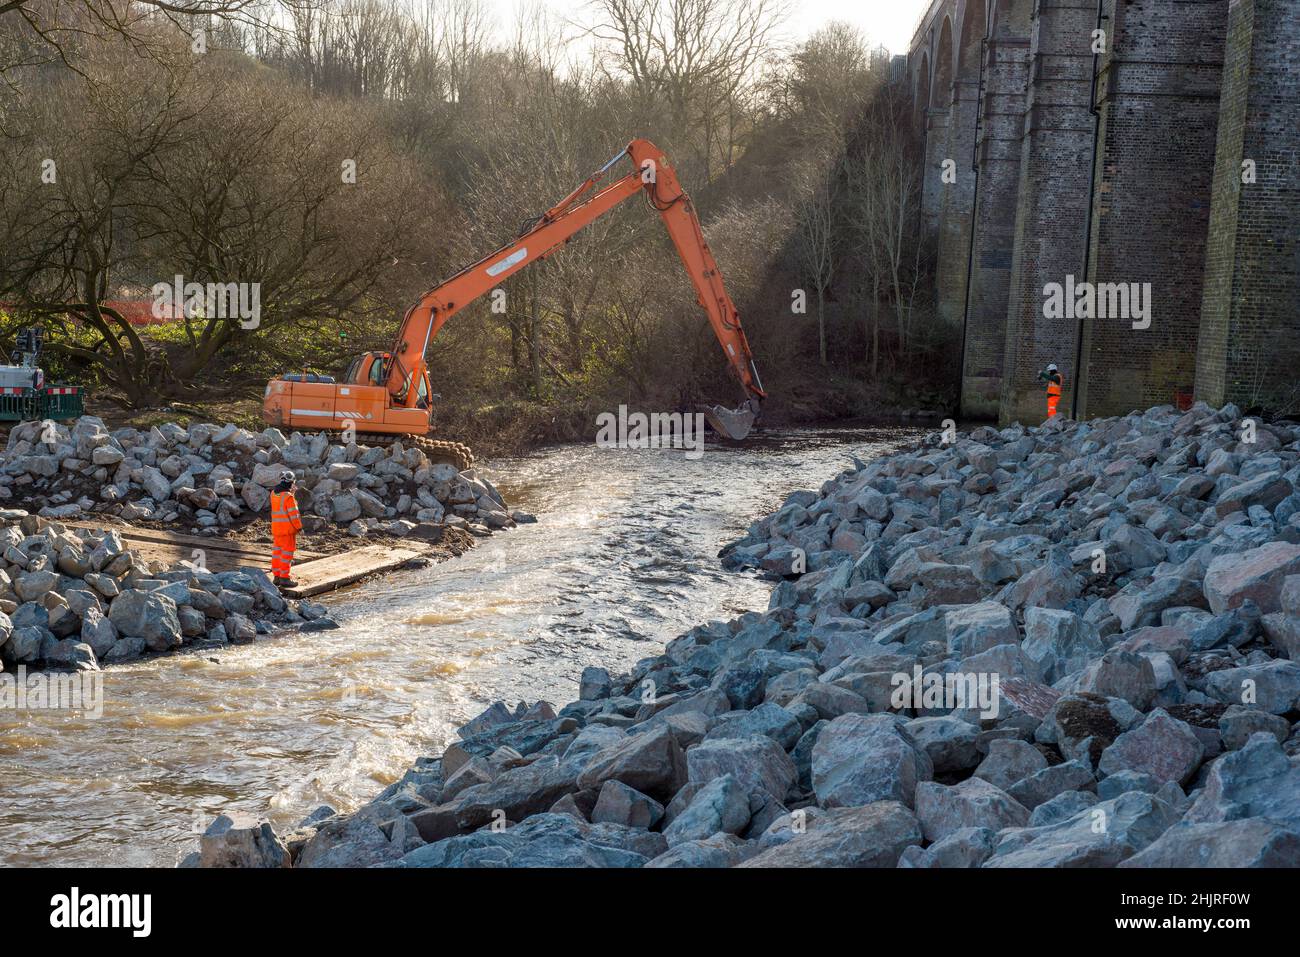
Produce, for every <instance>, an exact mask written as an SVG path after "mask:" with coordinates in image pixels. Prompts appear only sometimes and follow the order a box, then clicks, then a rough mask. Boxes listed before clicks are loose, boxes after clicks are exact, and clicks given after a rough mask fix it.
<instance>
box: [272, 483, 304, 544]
mask: <svg viewBox="0 0 1300 957" xmlns="http://www.w3.org/2000/svg"><path fill="white" fill-rule="evenodd" d="M300 531H302V519H301V518H300V517H299V515H298V500H297V499H296V498H294V497H293V493H292V492H272V493H271V535H272V537H275V538H281V537H288V536H289V535H293V534H294V533H296V532H300Z"/></svg>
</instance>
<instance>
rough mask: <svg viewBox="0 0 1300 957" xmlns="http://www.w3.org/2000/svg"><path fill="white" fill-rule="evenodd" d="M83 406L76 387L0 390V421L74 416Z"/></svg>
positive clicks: (82, 412) (78, 389) (77, 414)
mask: <svg viewBox="0 0 1300 957" xmlns="http://www.w3.org/2000/svg"><path fill="white" fill-rule="evenodd" d="M85 411H86V407H85V402H84V398H83V396H82V390H81V388H80V387H79V386H62V385H55V386H46V387H45V388H43V389H30V388H5V389H0V422H35V421H39V420H43V419H54V420H56V421H59V420H63V419H75V418H77V417H79V416H81V415H83V414H85Z"/></svg>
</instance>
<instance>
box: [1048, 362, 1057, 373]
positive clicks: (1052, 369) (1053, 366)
mask: <svg viewBox="0 0 1300 957" xmlns="http://www.w3.org/2000/svg"><path fill="white" fill-rule="evenodd" d="M1047 371H1048V372H1055V371H1056V363H1055V362H1049V363H1048V364H1047Z"/></svg>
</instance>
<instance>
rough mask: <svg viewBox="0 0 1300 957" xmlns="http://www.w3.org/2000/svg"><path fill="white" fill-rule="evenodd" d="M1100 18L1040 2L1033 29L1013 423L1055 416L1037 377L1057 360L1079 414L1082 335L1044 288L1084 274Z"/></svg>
mask: <svg viewBox="0 0 1300 957" xmlns="http://www.w3.org/2000/svg"><path fill="white" fill-rule="evenodd" d="M1096 19H1097V14H1096V5H1095V4H1094V3H1088V2H1087V0H1038V3H1037V6H1036V10H1035V15H1034V20H1033V23H1032V29H1031V35H1030V64H1031V66H1030V74H1029V88H1028V92H1027V95H1026V100H1025V109H1026V112H1025V122H1024V138H1023V140H1022V143H1021V160H1020V183H1019V188H1018V190H1017V197H1016V219H1015V227H1014V236H1013V252H1012V261H1011V277H1010V283H1009V287H1008V291H1007V296H1008V301H1007V324H1006V329H1007V332H1006V342H1005V347H1004V348H1005V351H1004V356H1003V366H1002V368H1003V381H1002V401H1001V404H1000V410H999V419H1000V420H1001V421H1003V422H1004V423H1005V422H1009V421H1020V422H1025V423H1037V422H1041V421H1042V420H1043V419H1044V418H1045V417H1046V414H1047V413H1046V399H1045V398H1044V393H1043V384H1042V383H1041V382H1039V381H1038V379H1037V373H1038V371H1039V370H1040V369H1043V368H1045V367H1046V366H1047V364H1048V363H1049V362H1055V363H1056V364H1057V365H1058V366H1060V368H1061V374H1062V376H1063V377H1064V379H1065V384H1066V390H1065V397H1064V399H1063V401H1062V405H1061V411H1062V412H1068V411H1069V396H1070V390H1071V388H1072V386H1073V378H1074V376H1075V374H1076V371H1077V368H1078V367H1077V365H1076V363H1075V350H1076V344H1077V339H1078V329H1077V326H1076V325H1075V324H1074V323H1071V322H1067V321H1065V320H1060V319H1046V318H1045V317H1044V316H1043V290H1044V287H1045V286H1046V285H1047V284H1048V283H1053V282H1062V281H1064V278H1065V276H1066V275H1067V274H1070V273H1074V274H1076V275H1078V274H1079V273H1080V271H1081V270H1082V268H1083V257H1084V244H1083V240H1084V234H1085V229H1086V222H1087V208H1088V180H1089V175H1090V172H1091V165H1092V140H1093V118H1092V114H1091V113H1090V111H1089V97H1090V94H1091V75H1092V54H1091V52H1090V38H1091V34H1092V30H1093V26H1094V24H1095V22H1096Z"/></svg>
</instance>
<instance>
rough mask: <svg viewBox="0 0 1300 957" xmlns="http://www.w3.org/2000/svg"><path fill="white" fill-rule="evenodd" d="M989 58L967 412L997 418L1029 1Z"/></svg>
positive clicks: (1004, 19)
mask: <svg viewBox="0 0 1300 957" xmlns="http://www.w3.org/2000/svg"><path fill="white" fill-rule="evenodd" d="M1003 6H1004V9H1003V10H1000V11H999V13H1001V15H1002V16H1001V19H1000V21H996V22H995V23H994V25H993V28H994V31H995V32H994V34H993V35H992V36H991V38H990V41H989V44H988V48H987V50H986V52H985V57H984V70H983V78H984V92H983V97H982V101H981V111H980V124H979V144H978V146H977V149H976V155H977V158H978V166H979V183H978V188H977V190H976V207H975V248H974V251H973V255H972V260H971V264H970V290H969V293H968V295H969V302H968V304H967V310H966V333H965V340H964V341H965V346H964V353H963V355H964V365H963V369H962V388H961V414H962V416H963V417H965V418H982V419H995V418H997V415H998V404H999V402H1000V400H1001V395H1002V364H1003V358H1004V354H1005V350H1006V335H1007V304H1008V292H1009V289H1010V285H1011V262H1012V254H1013V248H1014V243H1015V225H1016V197H1017V194H1018V192H1019V188H1020V161H1021V153H1022V137H1023V133H1024V114H1025V94H1026V88H1027V86H1028V82H1029V65H1030V48H1029V21H1030V10H1031V3H1030V0H1020V2H1019V3H1017V4H1010V3H1007V4H1004V5H1003Z"/></svg>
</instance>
